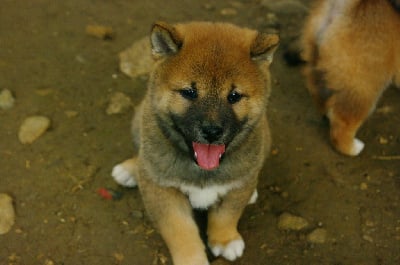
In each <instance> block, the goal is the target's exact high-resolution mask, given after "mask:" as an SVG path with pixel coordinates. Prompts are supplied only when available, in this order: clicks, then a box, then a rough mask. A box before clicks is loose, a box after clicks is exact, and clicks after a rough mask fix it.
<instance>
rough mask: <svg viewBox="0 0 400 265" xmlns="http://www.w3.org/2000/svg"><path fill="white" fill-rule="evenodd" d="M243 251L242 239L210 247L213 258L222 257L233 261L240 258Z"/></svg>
mask: <svg viewBox="0 0 400 265" xmlns="http://www.w3.org/2000/svg"><path fill="white" fill-rule="evenodd" d="M243 250H244V241H243V239H236V240H232V241H231V242H229V244H228V245H226V246H222V245H215V246H211V251H212V253H213V254H214V256H216V257H218V256H221V255H222V256H223V257H224V258H226V259H227V260H230V261H234V260H235V259H237V258H239V257H241V256H242V254H243Z"/></svg>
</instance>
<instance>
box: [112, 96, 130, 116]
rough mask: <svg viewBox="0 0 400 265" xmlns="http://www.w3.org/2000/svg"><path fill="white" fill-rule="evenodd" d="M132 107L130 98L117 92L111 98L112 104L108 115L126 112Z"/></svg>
mask: <svg viewBox="0 0 400 265" xmlns="http://www.w3.org/2000/svg"><path fill="white" fill-rule="evenodd" d="M131 106H132V101H131V99H130V97H128V96H127V95H125V94H124V93H121V92H116V93H114V94H113V95H112V96H111V99H110V104H109V105H108V107H107V110H106V113H107V114H108V115H112V114H119V113H124V112H126V111H127V110H128V109H129V108H130V107H131Z"/></svg>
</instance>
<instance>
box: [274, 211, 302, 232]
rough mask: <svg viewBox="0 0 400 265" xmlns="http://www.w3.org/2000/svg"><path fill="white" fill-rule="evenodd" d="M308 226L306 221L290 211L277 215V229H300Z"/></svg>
mask: <svg viewBox="0 0 400 265" xmlns="http://www.w3.org/2000/svg"><path fill="white" fill-rule="evenodd" d="M307 226H308V221H307V220H306V219H305V218H303V217H300V216H295V215H292V214H290V213H283V214H281V215H280V216H279V220H278V229H279V230H294V231H300V230H302V229H304V228H306V227H307Z"/></svg>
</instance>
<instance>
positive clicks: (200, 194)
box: [179, 183, 240, 209]
mask: <svg viewBox="0 0 400 265" xmlns="http://www.w3.org/2000/svg"><path fill="white" fill-rule="evenodd" d="M239 186H240V185H238V184H237V183H233V184H229V185H214V186H210V187H205V188H199V187H195V186H190V185H181V186H180V187H179V188H180V190H181V191H182V192H183V193H185V194H186V195H187V196H188V197H189V201H190V204H191V205H192V207H193V208H198V209H207V208H208V207H210V206H211V205H213V204H214V203H216V202H217V201H218V200H219V199H220V198H221V197H223V196H225V195H226V194H227V193H228V192H229V191H230V190H232V189H233V188H237V187H239Z"/></svg>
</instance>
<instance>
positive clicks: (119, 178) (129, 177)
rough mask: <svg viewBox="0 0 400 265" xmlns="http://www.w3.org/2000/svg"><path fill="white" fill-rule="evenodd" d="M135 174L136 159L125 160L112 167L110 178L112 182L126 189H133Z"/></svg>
mask: <svg viewBox="0 0 400 265" xmlns="http://www.w3.org/2000/svg"><path fill="white" fill-rule="evenodd" d="M136 174H137V162H136V157H134V158H131V159H127V160H125V161H124V162H122V163H120V164H117V165H115V166H114V168H113V170H112V172H111V176H112V177H113V178H114V180H115V181H116V182H117V183H118V184H120V185H122V186H126V187H135V186H136V185H137V184H136V180H135V176H136Z"/></svg>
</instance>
